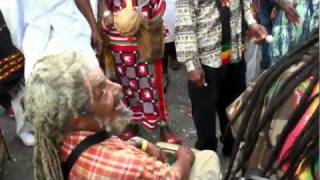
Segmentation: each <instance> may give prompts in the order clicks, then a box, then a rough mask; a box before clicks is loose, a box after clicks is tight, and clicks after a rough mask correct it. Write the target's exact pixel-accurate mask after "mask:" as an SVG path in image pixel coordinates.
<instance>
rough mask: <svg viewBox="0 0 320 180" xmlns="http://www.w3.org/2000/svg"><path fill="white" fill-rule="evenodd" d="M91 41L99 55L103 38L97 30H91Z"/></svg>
mask: <svg viewBox="0 0 320 180" xmlns="http://www.w3.org/2000/svg"><path fill="white" fill-rule="evenodd" d="M91 41H92V46H93V48H95V49H96V51H97V54H98V55H100V54H101V53H102V51H103V40H102V38H101V34H100V32H99V31H98V30H92V33H91Z"/></svg>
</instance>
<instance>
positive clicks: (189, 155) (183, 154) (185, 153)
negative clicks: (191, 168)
mask: <svg viewBox="0 0 320 180" xmlns="http://www.w3.org/2000/svg"><path fill="white" fill-rule="evenodd" d="M175 155H176V158H177V160H179V159H180V158H181V159H185V160H186V161H187V162H190V164H191V165H192V164H193V162H194V160H195V156H194V153H193V152H192V151H191V149H190V148H187V147H185V146H180V147H179V149H178V151H177V152H176V154H175Z"/></svg>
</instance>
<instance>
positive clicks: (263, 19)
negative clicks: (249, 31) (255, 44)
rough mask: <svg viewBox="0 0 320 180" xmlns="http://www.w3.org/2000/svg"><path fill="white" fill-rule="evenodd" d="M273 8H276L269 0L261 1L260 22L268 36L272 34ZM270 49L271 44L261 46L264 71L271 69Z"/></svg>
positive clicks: (261, 65) (261, 64)
mask: <svg viewBox="0 0 320 180" xmlns="http://www.w3.org/2000/svg"><path fill="white" fill-rule="evenodd" d="M273 7H274V4H273V3H272V2H270V1H269V0H261V1H260V13H259V20H260V24H261V25H263V26H264V27H265V28H266V29H267V31H268V34H272V20H271V17H270V16H271V11H272V8H273ZM269 47H270V45H269V43H263V44H262V45H261V55H262V59H261V63H260V67H261V69H262V70H264V69H267V68H269V67H270V65H271V58H270V53H269Z"/></svg>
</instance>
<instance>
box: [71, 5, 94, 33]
mask: <svg viewBox="0 0 320 180" xmlns="http://www.w3.org/2000/svg"><path fill="white" fill-rule="evenodd" d="M75 3H76V5H77V7H78V9H79V10H80V12H81V13H82V14H83V16H84V17H85V18H86V20H87V21H88V23H89V25H90V27H91V30H92V31H94V30H97V23H96V20H95V18H94V15H93V12H92V8H91V4H90V1H89V0H75Z"/></svg>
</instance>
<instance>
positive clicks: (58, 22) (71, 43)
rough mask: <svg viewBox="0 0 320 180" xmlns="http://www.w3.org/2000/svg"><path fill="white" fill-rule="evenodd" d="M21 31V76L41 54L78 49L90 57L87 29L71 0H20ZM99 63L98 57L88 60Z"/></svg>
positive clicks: (92, 63) (95, 64)
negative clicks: (23, 26) (22, 60)
mask: <svg viewBox="0 0 320 180" xmlns="http://www.w3.org/2000/svg"><path fill="white" fill-rule="evenodd" d="M21 1H23V3H22V6H23V10H24V23H25V32H24V37H23V42H22V49H23V53H24V55H25V59H26V60H25V79H26V81H27V80H28V78H29V76H30V74H31V72H32V70H33V67H34V65H35V64H36V62H37V61H38V60H39V59H40V58H41V57H42V56H44V55H46V54H51V53H58V52H62V51H64V50H72V51H77V52H81V53H83V54H86V55H87V56H90V57H92V58H94V59H96V58H95V53H94V51H93V49H92V47H91V43H90V41H91V30H90V27H89V24H88V22H87V21H86V19H85V18H84V16H83V15H82V14H81V12H80V11H79V10H78V8H77V7H76V4H75V2H74V0H21ZM88 63H90V65H92V66H99V64H98V61H97V60H96V61H88Z"/></svg>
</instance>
